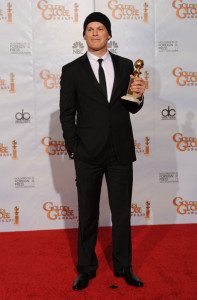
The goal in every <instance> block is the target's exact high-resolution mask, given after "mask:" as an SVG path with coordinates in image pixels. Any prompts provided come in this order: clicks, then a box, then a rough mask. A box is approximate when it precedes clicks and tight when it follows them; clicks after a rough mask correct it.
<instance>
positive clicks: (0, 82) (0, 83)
mask: <svg viewBox="0 0 197 300" xmlns="http://www.w3.org/2000/svg"><path fill="white" fill-rule="evenodd" d="M0 89H1V90H9V92H10V93H11V94H13V93H16V90H15V75H14V73H10V85H8V84H6V83H5V79H1V78H0Z"/></svg>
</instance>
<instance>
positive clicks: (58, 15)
mask: <svg viewBox="0 0 197 300" xmlns="http://www.w3.org/2000/svg"><path fill="white" fill-rule="evenodd" d="M48 2H49V1H48V0H40V1H38V4H37V7H38V9H40V10H41V11H42V13H41V15H42V18H43V19H44V20H47V21H48V20H73V23H74V24H77V23H79V15H78V12H79V5H78V4H77V3H74V4H73V15H72V16H71V14H70V11H69V10H68V9H66V8H65V6H63V5H57V4H55V5H53V4H50V3H48Z"/></svg>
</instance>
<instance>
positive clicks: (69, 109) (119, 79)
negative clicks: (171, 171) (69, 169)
mask: <svg viewBox="0 0 197 300" xmlns="http://www.w3.org/2000/svg"><path fill="white" fill-rule="evenodd" d="M110 54H111V57H112V61H113V65H114V74H115V79H114V85H113V90H112V96H111V100H110V103H109V102H108V100H107V98H106V96H105V95H104V93H103V91H102V89H101V86H100V84H99V83H98V81H97V79H96V77H95V75H94V72H93V70H92V68H91V65H90V62H89V60H88V57H87V54H84V55H83V56H81V57H79V58H78V59H76V60H74V61H73V62H71V63H68V64H67V65H65V66H63V68H62V75H61V83H60V85H61V89H60V120H61V124H62V129H63V136H64V139H65V143H66V148H67V151H68V154H69V155H71V154H72V153H74V155H75V157H76V158H78V159H80V160H82V161H86V162H90V163H95V164H99V163H102V162H104V161H105V160H106V157H107V151H108V144H109V141H110V140H111V139H112V141H113V145H114V149H115V153H116V156H117V159H118V161H119V162H120V163H122V164H126V163H129V162H132V161H135V160H136V156H135V147H134V139H133V132H132V126H131V121H130V115H129V112H131V113H136V112H138V111H139V110H140V109H141V107H142V105H143V101H142V103H141V104H140V105H138V104H137V103H133V102H129V101H125V100H122V99H121V97H122V96H124V95H126V92H127V88H128V84H129V78H130V74H132V73H133V63H132V61H131V60H129V59H126V58H123V57H120V56H118V55H114V54H112V53H110ZM76 113H77V114H76Z"/></svg>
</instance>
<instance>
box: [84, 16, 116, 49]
mask: <svg viewBox="0 0 197 300" xmlns="http://www.w3.org/2000/svg"><path fill="white" fill-rule="evenodd" d="M110 38H111V37H110V35H109V33H108V31H107V29H106V27H105V26H104V25H103V24H102V23H100V22H91V23H89V24H88V25H87V27H86V31H85V35H84V40H85V41H86V43H87V46H88V50H89V51H90V52H94V51H99V50H102V49H106V50H107V41H108V39H110Z"/></svg>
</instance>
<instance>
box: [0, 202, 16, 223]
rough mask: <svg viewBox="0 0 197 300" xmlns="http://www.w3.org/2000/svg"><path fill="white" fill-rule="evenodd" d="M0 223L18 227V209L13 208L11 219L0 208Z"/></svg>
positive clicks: (8, 213)
mask: <svg viewBox="0 0 197 300" xmlns="http://www.w3.org/2000/svg"><path fill="white" fill-rule="evenodd" d="M0 223H13V224H14V225H19V207H18V206H15V208H14V218H11V216H10V212H7V211H6V210H5V209H3V208H0Z"/></svg>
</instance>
